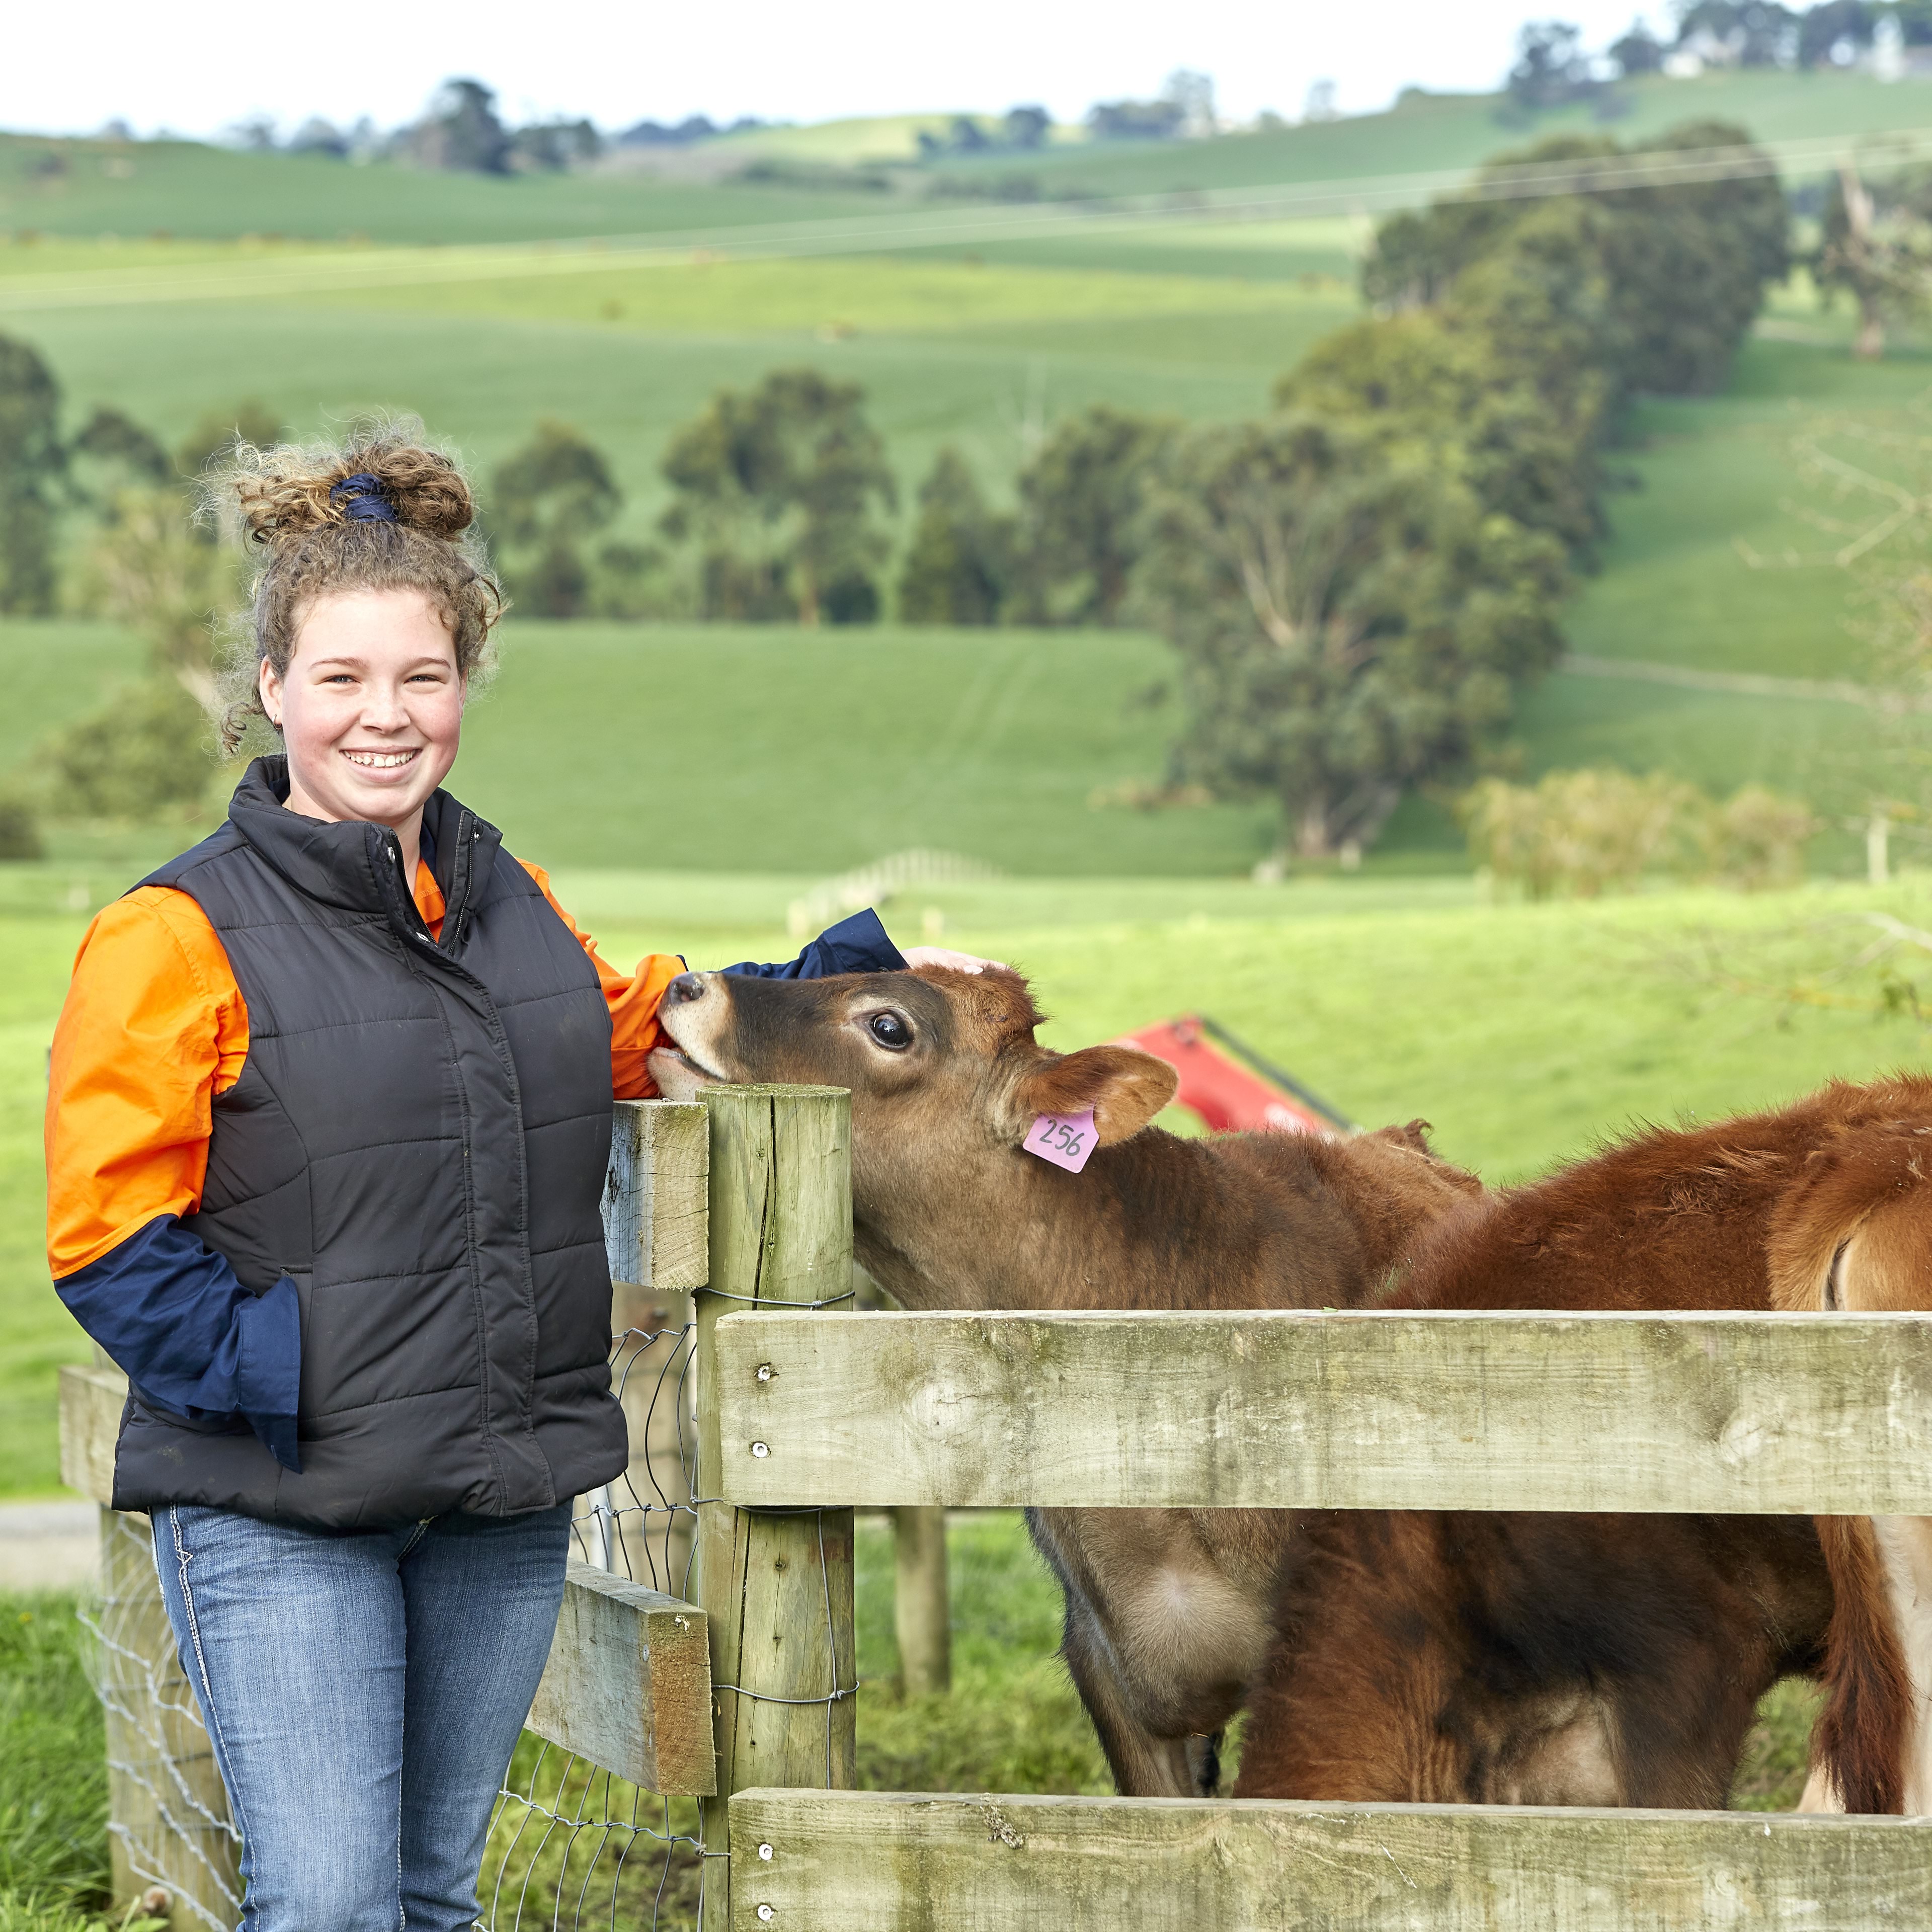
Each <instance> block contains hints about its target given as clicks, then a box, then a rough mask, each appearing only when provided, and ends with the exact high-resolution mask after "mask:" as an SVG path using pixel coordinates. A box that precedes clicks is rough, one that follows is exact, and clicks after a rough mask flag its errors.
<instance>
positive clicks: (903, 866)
mask: <svg viewBox="0 0 1932 1932" xmlns="http://www.w3.org/2000/svg"><path fill="white" fill-rule="evenodd" d="M999 876H1000V874H999V871H998V868H997V867H995V866H992V865H984V864H982V863H981V862H980V860H979V859H966V858H962V857H961V856H960V855H959V853H957V852H935V851H931V850H928V849H927V848H926V847H925V846H923V845H916V846H914V847H912V849H911V850H909V851H905V852H892V853H888V854H887V855H886V856H885V857H884V858H883V859H874V860H873V861H872V862H871V864H870V865H861V866H859V868H858V869H857V870H856V871H851V872H841V874H839V875H838V877H837V878H835V879H826V880H821V881H820V883H818V884H817V885H815V886H813V887H812V888H811V890H810V891H809V892H807V893H805V895H804V896H803V897H802V898H795V899H793V901H792V902H791V903H790V905H788V906H787V907H786V908H785V929H786V931H787V932H789V933H790V935H791V936H792V938H794V939H802V938H804V937H805V935H806V934H807V933H808V932H817V930H818V929H819V928H820V926H829V924H830V923H831V922H832V920H834V919H842V918H844V916H845V915H846V914H847V913H854V912H863V911H864V910H865V908H866V907H868V906H883V904H885V903H886V901H887V900H889V898H892V895H894V894H895V893H896V892H904V890H905V889H907V887H908V886H957V885H977V884H978V883H980V882H981V881H982V880H986V879H997V878H998V877H999Z"/></svg>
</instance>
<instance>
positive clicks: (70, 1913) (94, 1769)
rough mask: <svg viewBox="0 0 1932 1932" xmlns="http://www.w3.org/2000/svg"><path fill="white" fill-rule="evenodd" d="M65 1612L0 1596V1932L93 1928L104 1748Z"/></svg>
mask: <svg viewBox="0 0 1932 1932" xmlns="http://www.w3.org/2000/svg"><path fill="white" fill-rule="evenodd" d="M74 1610H75V1605H74V1599H73V1598H71V1597H64V1596H11V1595H9V1596H0V1738H4V1739H5V1741H6V1748H5V1751H0V1932H102V1928H101V1926H100V1924H99V1921H98V1919H97V1918H96V1916H95V1915H96V1914H97V1913H98V1912H99V1911H100V1909H101V1908H102V1907H103V1906H105V1904H106V1903H107V1764H106V1761H105V1745H104V1740H103V1736H102V1730H101V1707H100V1705H99V1704H98V1703H97V1702H96V1700H95V1695H94V1692H93V1690H92V1688H91V1687H90V1685H89V1683H88V1681H87V1676H86V1671H85V1669H84V1668H83V1661H82V1655H83V1653H82V1633H81V1630H80V1625H79V1624H78V1623H77V1622H76V1620H75V1616H74Z"/></svg>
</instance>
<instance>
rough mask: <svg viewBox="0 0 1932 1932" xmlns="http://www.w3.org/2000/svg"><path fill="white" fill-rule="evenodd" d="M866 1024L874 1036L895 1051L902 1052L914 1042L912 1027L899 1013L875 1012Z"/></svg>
mask: <svg viewBox="0 0 1932 1932" xmlns="http://www.w3.org/2000/svg"><path fill="white" fill-rule="evenodd" d="M865 1024H866V1025H867V1026H868V1027H869V1028H871V1034H872V1037H873V1038H874V1040H877V1042H878V1043H879V1044H880V1046H883V1047H886V1048H889V1049H890V1050H891V1051H892V1052H894V1053H902V1052H904V1050H905V1049H907V1047H909V1046H911V1044H912V1028H910V1027H909V1026H907V1025H906V1023H905V1022H904V1020H902V1019H900V1018H899V1016H898V1014H897V1013H874V1015H873V1016H872V1017H871V1019H868V1021H867V1022H865Z"/></svg>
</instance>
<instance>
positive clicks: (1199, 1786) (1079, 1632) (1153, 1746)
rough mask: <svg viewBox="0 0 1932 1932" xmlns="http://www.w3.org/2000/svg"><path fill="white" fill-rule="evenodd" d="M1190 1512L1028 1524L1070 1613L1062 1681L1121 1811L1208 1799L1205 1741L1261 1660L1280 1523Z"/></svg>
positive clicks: (1072, 1514)
mask: <svg viewBox="0 0 1932 1932" xmlns="http://www.w3.org/2000/svg"><path fill="white" fill-rule="evenodd" d="M1219 1514H1220V1516H1222V1517H1228V1518H1230V1519H1235V1520H1232V1521H1229V1522H1220V1521H1216V1522H1214V1523H1205V1524H1204V1522H1203V1520H1202V1517H1201V1515H1200V1514H1199V1513H1197V1512H1193V1511H1186V1510H1032V1511H1028V1525H1029V1526H1030V1527H1031V1529H1032V1531H1033V1535H1034V1542H1035V1543H1036V1544H1037V1546H1038V1547H1039V1549H1040V1553H1041V1554H1042V1555H1043V1556H1045V1557H1046V1559H1047V1562H1049V1564H1050V1565H1052V1568H1053V1571H1054V1574H1055V1575H1056V1576H1057V1577H1058V1579H1059V1580H1060V1586H1061V1590H1062V1591H1063V1592H1064V1593H1065V1595H1066V1599H1067V1622H1066V1635H1065V1640H1064V1644H1063V1646H1062V1649H1063V1654H1064V1656H1065V1657H1066V1659H1067V1668H1068V1669H1069V1670H1070V1671H1071V1672H1072V1673H1073V1681H1074V1684H1075V1685H1076V1688H1078V1690H1079V1692H1080V1695H1081V1699H1082V1702H1083V1703H1085V1705H1086V1706H1087V1710H1088V1715H1089V1716H1090V1717H1091V1718H1092V1719H1093V1721H1094V1729H1095V1730H1096V1731H1097V1733H1099V1734H1100V1744H1101V1748H1102V1749H1103V1751H1106V1754H1107V1761H1108V1763H1109V1766H1110V1767H1111V1768H1112V1771H1113V1773H1114V1776H1115V1781H1116V1782H1117V1783H1118V1785H1119V1787H1120V1788H1121V1791H1122V1792H1123V1793H1124V1794H1125V1795H1126V1796H1129V1797H1136V1798H1161V1797H1166V1798H1179V1797H1192V1796H1196V1795H1197V1794H1199V1793H1202V1792H1204V1791H1212V1790H1214V1786H1215V1784H1216V1783H1217V1781H1218V1769H1219V1768H1218V1755H1219V1754H1218V1751H1217V1749H1216V1748H1215V1746H1214V1743H1213V1742H1212V1740H1213V1739H1214V1737H1215V1736H1216V1735H1217V1733H1219V1732H1220V1730H1221V1727H1223V1725H1225V1724H1226V1723H1227V1722H1228V1721H1229V1719H1230V1718H1232V1717H1233V1716H1234V1715H1235V1712H1237V1711H1238V1710H1239V1709H1240V1708H1241V1700H1242V1695H1243V1693H1244V1690H1245V1688H1246V1686H1247V1680H1248V1679H1249V1677H1250V1675H1251V1674H1252V1673H1253V1670H1255V1669H1256V1667H1257V1666H1258V1665H1259V1663H1260V1661H1261V1659H1262V1655H1263V1654H1264V1652H1265V1649H1266V1643H1267V1633H1268V1595H1269V1586H1270V1584H1271V1582H1272V1579H1273V1575H1274V1567H1275V1564H1276V1562H1277V1553H1278V1546H1279V1542H1280V1538H1281V1536H1282V1535H1283V1533H1284V1530H1285V1526H1286V1521H1287V1519H1286V1517H1281V1518H1278V1519H1277V1518H1274V1517H1266V1516H1263V1515H1260V1514H1255V1513H1253V1512H1245V1511H1244V1512H1235V1511H1224V1512H1220V1513H1219Z"/></svg>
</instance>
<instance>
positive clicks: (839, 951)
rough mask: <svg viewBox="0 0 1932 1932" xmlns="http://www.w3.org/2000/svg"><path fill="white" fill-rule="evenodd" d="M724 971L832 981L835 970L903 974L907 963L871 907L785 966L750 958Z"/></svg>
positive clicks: (755, 976)
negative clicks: (760, 963) (768, 964)
mask: <svg viewBox="0 0 1932 1932" xmlns="http://www.w3.org/2000/svg"><path fill="white" fill-rule="evenodd" d="M905 970H906V963H905V957H904V955H903V954H902V953H901V952H900V951H899V950H898V947H896V946H895V945H894V944H892V938H891V935H889V934H888V933H887V932H886V929H885V927H884V926H883V924H881V923H880V919H879V915H878V914H877V913H875V912H874V910H872V909H871V907H870V906H868V907H866V908H865V910H864V911H863V912H855V913H853V915H852V916H851V917H850V919H841V920H840V921H839V922H838V924H837V925H836V926H827V927H826V929H825V930H824V931H823V932H821V933H820V935H818V937H817V938H816V939H814V941H812V942H811V944H810V945H809V946H808V947H806V948H805V950H804V951H803V952H802V953H800V954H799V956H798V957H797V958H796V959H787V961H786V962H784V965H782V966H760V965H757V964H756V962H754V961H752V960H749V959H747V960H745V961H744V962H742V963H741V964H740V965H736V966H727V967H726V968H724V971H726V972H727V973H739V974H744V975H745V977H747V978H748V979H753V980H829V978H831V977H832V975H833V974H835V973H903V972H904V971H905Z"/></svg>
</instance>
